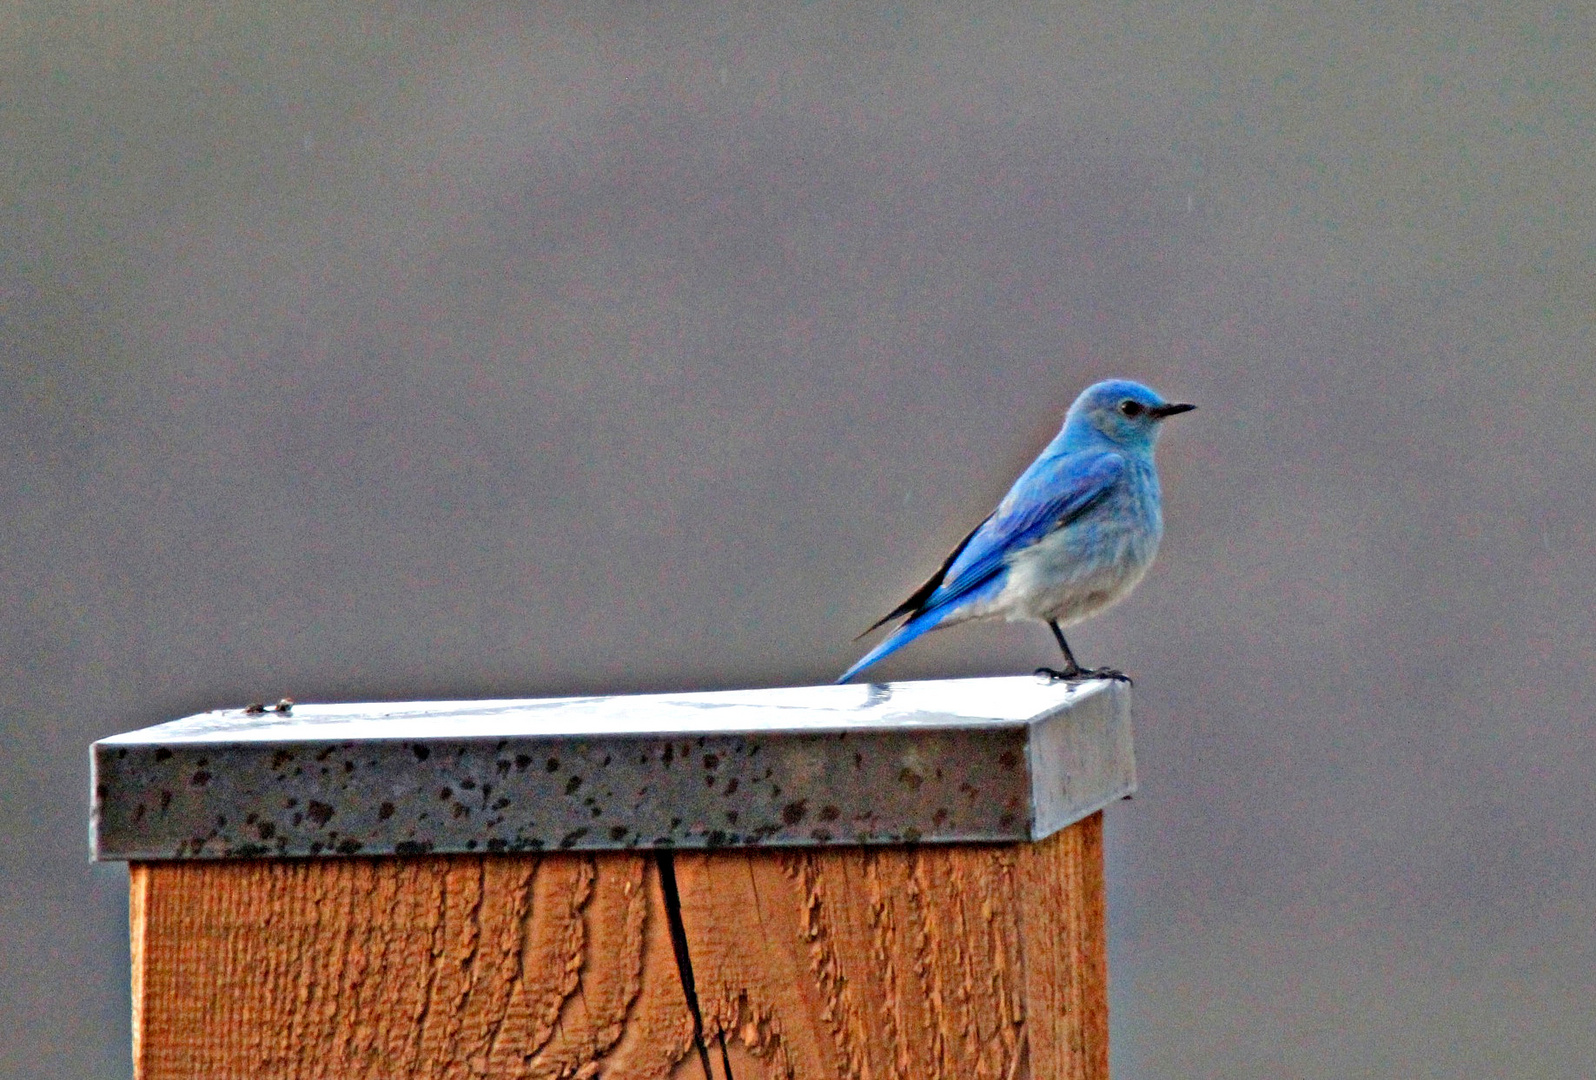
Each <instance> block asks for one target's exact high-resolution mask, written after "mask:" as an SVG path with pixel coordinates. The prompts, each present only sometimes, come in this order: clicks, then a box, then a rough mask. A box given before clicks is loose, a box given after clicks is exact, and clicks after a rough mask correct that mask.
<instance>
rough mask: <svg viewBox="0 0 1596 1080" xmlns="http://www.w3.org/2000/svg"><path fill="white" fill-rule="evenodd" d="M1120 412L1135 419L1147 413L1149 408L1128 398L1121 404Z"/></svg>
mask: <svg viewBox="0 0 1596 1080" xmlns="http://www.w3.org/2000/svg"><path fill="white" fill-rule="evenodd" d="M1119 411H1120V412H1122V413H1124V414H1125V415H1126V416H1129V417H1132V418H1134V417H1137V416H1140V415H1141V414H1142V413H1144V412H1146V411H1147V406H1145V405H1143V404H1142V403H1141V402H1139V401H1131V400H1130V399H1129V398H1127V399H1126V400H1124V401H1122V402H1120V403H1119Z"/></svg>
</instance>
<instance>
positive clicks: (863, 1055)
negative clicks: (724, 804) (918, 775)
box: [676, 814, 1108, 1080]
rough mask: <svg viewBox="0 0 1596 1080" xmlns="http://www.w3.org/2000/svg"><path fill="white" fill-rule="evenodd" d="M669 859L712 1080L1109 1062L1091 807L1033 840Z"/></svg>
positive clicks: (1081, 1074) (1058, 1074)
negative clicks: (1078, 818) (1053, 831)
mask: <svg viewBox="0 0 1596 1080" xmlns="http://www.w3.org/2000/svg"><path fill="white" fill-rule="evenodd" d="M676 868H677V871H676V872H677V882H678V887H679V889H680V892H681V897H682V916H683V922H684V925H685V928H686V930H687V935H688V941H689V951H690V954H691V957H692V964H693V973H694V982H695V987H696V990H697V994H698V1004H699V1008H700V1012H701V1013H702V1016H703V1021H704V1028H705V1033H706V1037H707V1039H708V1041H709V1042H710V1045H711V1054H710V1058H711V1062H712V1064H713V1065H714V1066H715V1069H716V1072H717V1080H719V1076H718V1074H719V1073H720V1072H721V1071H723V1070H724V1063H729V1064H730V1066H731V1070H730V1071H731V1074H732V1075H733V1076H735V1077H736V1078H737V1080H751V1078H762V1080H809V1078H812V1077H828V1078H829V1077H838V1078H842V1077H847V1078H860V1080H863V1078H866V1077H870V1078H889V1077H890V1078H895V1080H927V1078H932V1077H937V1078H947V1080H956V1078H957V1080H977V1078H991V1080H1017V1078H1024V1077H1034V1078H1036V1080H1055V1078H1056V1080H1103V1078H1106V1077H1107V1075H1108V1010H1107V1000H1106V990H1107V965H1106V950H1105V942H1104V922H1103V915H1104V912H1103V899H1102V888H1103V881H1102V817H1101V815H1100V814H1098V815H1093V816H1092V817H1090V818H1088V819H1086V820H1085V821H1082V822H1080V823H1079V824H1077V825H1075V826H1072V827H1071V828H1069V829H1066V830H1064V831H1063V832H1061V833H1058V834H1056V835H1054V836H1053V837H1050V838H1049V839H1047V840H1044V841H1042V842H1040V843H1037V844H1022V845H983V846H971V845H966V846H952V847H940V846H939V847H929V846H922V847H900V848H874V849H867V850H860V849H846V848H825V849H817V850H812V851H806V852H796V853H795V852H767V851H738V852H727V853H716V854H713V855H700V854H693V855H678V856H677V858H676ZM723 1049H724V1057H723V1056H722V1053H723ZM688 1075H691V1074H688Z"/></svg>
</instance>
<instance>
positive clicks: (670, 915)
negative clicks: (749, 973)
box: [656, 850, 732, 1080]
mask: <svg viewBox="0 0 1596 1080" xmlns="http://www.w3.org/2000/svg"><path fill="white" fill-rule="evenodd" d="M656 858H657V859H658V861H659V884H660V891H662V892H663V893H664V894H665V921H666V923H668V924H669V926H670V931H671V951H672V952H674V953H675V954H676V973H677V975H678V976H680V977H681V980H682V994H683V995H684V996H685V997H686V998H687V1011H688V1012H689V1013H690V1014H692V1017H693V1045H694V1046H696V1047H697V1048H698V1061H699V1064H701V1065H702V1066H703V1067H704V1080H715V1074H714V1072H712V1071H711V1070H710V1066H709V1047H708V1046H706V1045H704V1014H703V1013H702V1012H700V1011H699V1008H698V990H697V988H696V987H695V986H694V984H693V958H692V957H691V956H690V955H688V952H687V924H686V923H684V922H682V894H681V892H680V891H679V890H678V889H677V888H676V856H675V855H673V854H672V853H671V852H669V851H663V850H662V851H659V852H656ZM720 1056H721V1063H722V1065H724V1066H725V1069H726V1080H732V1075H731V1062H730V1061H729V1060H728V1059H727V1057H726V1039H725V1037H724V1036H722V1037H721V1040H720Z"/></svg>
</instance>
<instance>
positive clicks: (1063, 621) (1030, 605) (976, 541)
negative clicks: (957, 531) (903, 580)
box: [837, 379, 1197, 682]
mask: <svg viewBox="0 0 1596 1080" xmlns="http://www.w3.org/2000/svg"><path fill="white" fill-rule="evenodd" d="M1196 407H1197V406H1195V405H1175V404H1170V403H1169V402H1167V401H1165V400H1164V399H1163V398H1161V397H1159V396H1158V394H1156V393H1154V392H1153V391H1152V390H1149V389H1148V388H1147V387H1145V386H1143V385H1141V384H1140V383H1134V382H1129V381H1126V380H1124V379H1111V380H1109V381H1107V382H1100V383H1097V384H1095V385H1093V386H1089V387H1087V388H1086V389H1085V390H1084V391H1082V392H1081V396H1080V397H1078V398H1076V399H1075V404H1073V405H1071V406H1070V409H1069V412H1068V413H1067V414H1065V417H1064V426H1063V428H1061V429H1060V430H1059V433H1058V435H1057V436H1056V437H1055V438H1054V439H1053V441H1052V442H1050V443H1048V444H1047V448H1046V449H1045V450H1043V451H1042V453H1041V456H1040V457H1038V458H1037V459H1036V460H1035V461H1033V462H1032V463H1031V466H1030V468H1028V469H1026V470H1025V472H1024V473H1022V474H1021V475H1020V478H1019V479H1018V480H1016V481H1015V482H1014V486H1013V487H1012V488H1010V489H1009V493H1008V494H1007V495H1005V496H1003V501H1002V502H1000V503H998V506H997V509H996V510H994V511H992V513H991V514H990V515H988V517H987V519H986V520H985V521H983V522H981V524H979V525H977V526H976V527H975V529H974V531H972V532H971V533H970V535H969V536H966V537H965V538H964V539H963V540H962V541H960V543H959V546H958V547H956V548H954V549H953V553H952V554H950V555H949V556H948V557H947V559H946V560H945V561H944V562H943V563H942V567H941V568H940V569H939V570H937V572H936V573H934V574H932V575H931V576H930V577H929V578H927V579H926V582H925V584H923V585H921V586H920V587H919V588H918V589H916V590H914V592H913V593H911V594H910V596H909V598H908V599H907V600H905V601H904V602H903V603H901V604H899V605H898V606H897V607H895V608H893V609H892V610H891V611H890V612H888V613H887V614H886V615H885V616H883V617H882V618H881V619H879V620H878V621H877V622H876V623H875V625H874V626H871V627H870V629H869V630H866V631H865V634H868V633H870V631H871V630H875V629H876V628H877V627H880V626H884V625H886V624H887V623H889V622H891V621H892V620H894V619H897V618H899V617H902V618H903V622H902V623H901V624H900V625H899V626H898V628H897V629H896V630H894V631H892V633H890V634H888V635H887V637H886V638H885V639H883V640H882V642H881V643H880V644H879V645H877V646H876V647H875V648H873V649H871V650H870V651H869V652H868V653H866V654H865V655H864V657H863V658H862V659H861V660H860V661H859V662H858V663H857V664H854V665H853V667H851V668H849V669H848V670H847V671H845V672H843V675H842V678H840V679H838V680H837V681H838V682H847V681H848V680H849V679H851V678H853V677H854V676H855V675H857V674H859V673H860V672H861V671H863V670H864V669H865V668H868V667H870V666H871V665H872V664H874V663H876V661H878V660H880V659H881V658H882V657H885V656H887V655H889V654H891V653H895V652H897V651H898V650H899V649H901V648H903V647H904V646H905V645H907V644H909V642H911V641H913V640H915V639H916V638H918V637H920V636H921V635H922V634H926V633H928V632H930V631H932V630H937V629H940V628H942V627H944V626H954V625H956V624H958V623H962V622H968V621H970V620H971V619H992V618H999V617H1001V618H1005V619H1008V620H1010V621H1013V620H1016V619H1036V620H1039V621H1041V622H1045V623H1047V625H1048V626H1049V628H1051V629H1052V631H1053V637H1054V639H1055V640H1057V641H1058V647H1059V649H1060V650H1061V651H1062V652H1063V653H1064V668H1063V670H1061V671H1058V670H1054V669H1052V668H1038V669H1037V674H1038V675H1046V676H1048V677H1049V678H1052V679H1070V680H1074V679H1082V678H1114V679H1123V678H1124V677H1125V676H1124V675H1123V674H1121V673H1120V672H1118V671H1116V670H1114V669H1112V668H1097V669H1096V670H1093V671H1088V670H1087V669H1085V668H1083V667H1081V665H1080V664H1079V663H1078V662H1076V659H1075V654H1074V653H1072V652H1070V646H1069V642H1067V641H1065V640H1064V627H1066V626H1072V625H1074V624H1075V623H1078V622H1080V621H1082V620H1083V619H1088V618H1090V617H1091V616H1093V615H1096V614H1097V613H1098V612H1100V611H1103V610H1105V609H1107V608H1109V607H1111V606H1112V605H1114V604H1115V603H1117V602H1119V601H1120V600H1122V599H1124V597H1125V596H1126V595H1128V594H1129V593H1130V591H1131V590H1132V589H1134V588H1135V587H1136V583H1137V582H1139V581H1141V579H1142V575H1144V574H1145V573H1147V567H1148V565H1149V564H1151V563H1152V561H1153V556H1154V554H1156V553H1157V551H1158V541H1159V539H1160V538H1161V537H1162V536H1163V535H1164V515H1163V509H1162V506H1161V498H1160V495H1159V490H1158V471H1157V469H1156V468H1155V466H1154V464H1153V444H1154V443H1156V442H1157V441H1158V432H1159V429H1160V427H1161V426H1162V424H1163V422H1164V421H1165V420H1167V419H1169V417H1171V416H1174V415H1176V414H1178V413H1183V412H1189V411H1190V410H1192V409H1195V408H1196ZM859 636H860V637H864V634H860V635H859Z"/></svg>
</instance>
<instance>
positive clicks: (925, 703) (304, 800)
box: [95, 679, 1134, 1080]
mask: <svg viewBox="0 0 1596 1080" xmlns="http://www.w3.org/2000/svg"><path fill="white" fill-rule="evenodd" d="M706 703H707V704H706ZM1128 709H1129V695H1128V692H1127V691H1126V689H1125V688H1124V687H1123V686H1122V685H1120V684H1116V683H1093V684H1086V685H1085V686H1082V687H1077V688H1074V689H1068V688H1065V687H1062V686H1059V687H1049V686H1046V685H1043V684H1038V683H1035V682H1033V681H1031V680H1027V679H991V680H956V681H944V682H938V683H918V684H897V685H894V686H891V687H888V688H882V687H869V688H867V687H837V688H809V689H802V690H772V691H760V692H749V693H742V694H727V695H710V694H705V695H677V696H668V697H667V696H660V697H631V698H609V699H570V700H566V701H560V702H519V703H515V702H485V703H433V704H425V705H400V706H297V707H295V708H294V710H293V713H292V714H291V715H283V714H277V715H274V716H268V717H264V718H263V717H261V716H259V715H242V714H240V713H238V712H234V713H213V714H205V715H204V716H200V717H192V718H190V719H188V720H185V721H178V722H176V723H173V724H167V725H162V726H160V727H157V728H151V729H147V730H146V731H143V732H135V733H132V734H130V735H126V736H118V737H116V738H114V739H109V740H105V741H103V742H101V743H97V744H96V746H95V769H96V819H95V820H96V843H97V853H98V854H99V855H100V856H101V857H104V858H127V859H129V861H130V862H131V868H130V878H131V890H132V892H131V896H132V903H131V931H132V952H133V1039H134V1046H133V1056H134V1066H135V1075H136V1076H138V1077H141V1078H144V1080H157V1078H160V1080H164V1078H168V1077H208V1078H225V1077H241V1078H242V1077H251V1078H257V1077H307V1078H309V1077H332V1076H336V1077H373V1078H376V1077H396V1076H405V1077H413V1076H414V1077H523V1076H524V1077H548V1078H577V1077H580V1078H588V1077H604V1078H607V1080H633V1078H645V1077H646V1078H664V1077H681V1078H691V1080H702V1078H705V1077H708V1078H713V1080H731V1078H734V1077H735V1078H737V1080H750V1078H772V1080H775V1078H784V1080H821V1078H833V1077H835V1078H839V1080H840V1078H844V1077H847V1078H854V1077H858V1078H863V1077H872V1078H899V1077H901V1078H906V1080H920V1078H932V1077H946V1078H949V1080H953V1078H959V1080H964V1078H993V1080H1019V1078H1036V1080H1042V1078H1049V1080H1051V1078H1058V1080H1065V1078H1069V1080H1077V1078H1078V1080H1087V1078H1104V1077H1106V1076H1107V1075H1108V1027H1107V1003H1106V987H1107V970H1106V954H1105V943H1104V910H1103V857H1102V824H1101V822H1102V814H1101V809H1100V808H1101V806H1102V805H1103V804H1104V803H1106V802H1107V801H1110V800H1111V799H1113V798H1117V797H1120V796H1122V795H1123V794H1126V793H1127V792H1128V791H1129V790H1130V789H1131V788H1132V787H1133V786H1134V774H1133V767H1132V763H1131V760H1130V742H1129V727H1128ZM683 711H686V712H688V713H689V714H691V715H689V716H688V717H686V718H685V719H684V717H683V716H682V715H679V714H680V713H682V712H683ZM562 714H564V715H563V718H562ZM577 714H580V715H577ZM706 714H707V715H706ZM628 717H631V718H632V720H631V721H628V720H627V718H628ZM623 757H625V758H626V760H627V762H628V763H627V764H626V765H624V767H623V765H622V758H623ZM505 763H508V765H507V766H506V764H505ZM639 769H641V771H638V770H639ZM728 788H729V789H730V794H729V795H728V794H727V789H728ZM972 789H973V790H972ZM584 790H586V791H587V792H588V794H586V795H585V796H584V795H583V794H582V793H583V791H584ZM1016 792H1020V793H1023V794H1024V798H1023V799H1022V800H1021V801H1020V803H1019V804H1018V805H1019V811H1018V813H1016V812H1015V811H1014V810H1013V809H1010V808H1011V807H1012V806H1014V805H1015V803H1014V799H1015V798H1016ZM459 807H464V808H465V809H464V810H463V811H462V810H460V809H457V808H459ZM141 808H142V809H141ZM567 812H569V813H567ZM1065 818H1068V819H1069V821H1068V823H1067V824H1063V821H1064V819H1065ZM583 819H585V820H587V821H591V822H597V823H599V825H598V827H597V828H593V827H587V831H585V832H583V833H582V835H580V836H575V837H574V838H573V833H575V832H576V831H577V829H579V828H582V826H576V827H572V822H573V821H578V820H583ZM728 819H729V820H728ZM296 821H297V824H295V823H296ZM672 821H675V822H676V824H675V825H674V826H672V825H671V824H670V823H671V822H672ZM340 824H341V825H343V828H337V827H336V826H338V825H340ZM1061 824H1062V827H1060V825H1061ZM658 828H666V829H670V830H672V831H669V832H667V833H665V834H662V835H659V836H654V835H649V834H650V833H652V832H653V831H654V830H655V829H658ZM1005 832H1006V833H1007V835H1005ZM1038 833H1045V835H1039V836H1038V835H1036V834H1038ZM562 843H563V844H564V845H565V846H564V847H563V848H561V846H560V845H561V844H562ZM263 845H265V846H267V847H268V850H266V851H262V850H260V849H261V847H262V846H263ZM489 848H492V849H494V853H483V852H484V851H486V850H487V849H489ZM512 848H514V849H518V850H515V851H513V852H512V850H511V849H512ZM312 849H314V851H315V856H314V857H312V856H311V851H312ZM550 849H553V850H550ZM400 850H403V851H406V852H409V854H402V855H401V854H394V853H393V852H397V851H400ZM340 852H342V853H340ZM370 853H374V854H370Z"/></svg>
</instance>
